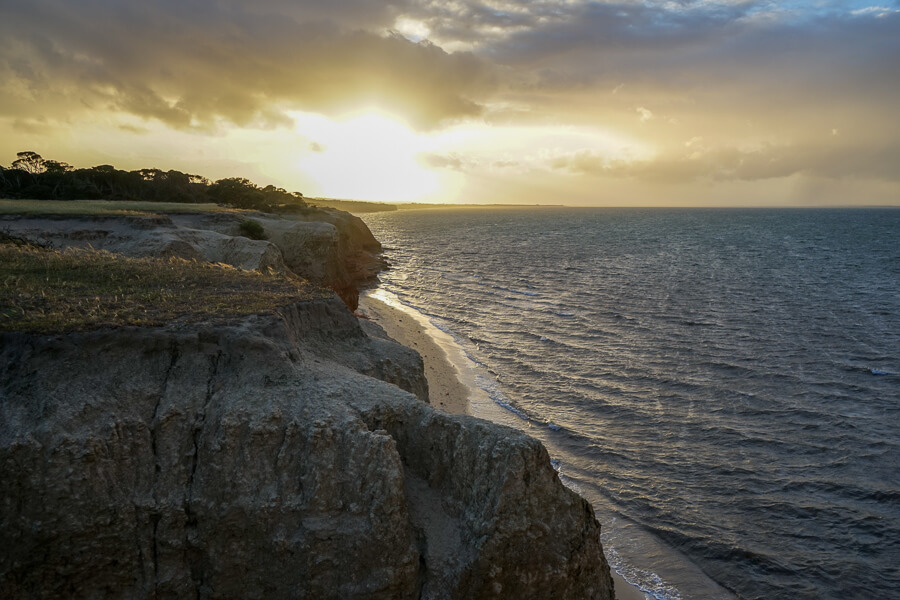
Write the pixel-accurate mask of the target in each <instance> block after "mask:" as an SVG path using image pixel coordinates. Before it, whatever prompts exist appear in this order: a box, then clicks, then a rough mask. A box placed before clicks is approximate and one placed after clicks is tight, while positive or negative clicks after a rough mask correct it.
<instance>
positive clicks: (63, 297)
mask: <svg viewBox="0 0 900 600" xmlns="http://www.w3.org/2000/svg"><path fill="white" fill-rule="evenodd" d="M326 297H331V292H330V291H327V290H323V289H322V288H319V287H317V286H314V285H312V284H310V283H308V282H305V281H300V280H294V279H288V278H286V277H284V276H279V275H271V274H264V273H258V272H256V271H243V270H239V269H235V268H233V267H229V266H226V265H216V264H210V263H198V262H193V261H187V260H183V259H178V258H171V259H153V258H126V257H123V256H120V255H116V254H112V253H109V252H105V251H99V250H76V249H71V248H70V249H67V250H65V251H62V252H60V251H57V250H52V249H47V248H40V247H37V246H34V245H31V244H28V243H24V242H21V241H18V240H16V239H14V238H9V237H4V238H3V239H0V330H5V331H26V332H33V333H57V332H67V331H83V330H89V329H97V328H101V327H105V326H121V325H137V326H157V325H165V324H168V323H172V322H198V321H209V320H220V319H226V318H233V317H238V316H242V315H248V314H258V313H263V314H271V313H273V312H274V311H275V309H276V308H278V307H280V306H284V305H287V304H290V303H292V302H295V301H298V300H311V299H315V298H326Z"/></svg>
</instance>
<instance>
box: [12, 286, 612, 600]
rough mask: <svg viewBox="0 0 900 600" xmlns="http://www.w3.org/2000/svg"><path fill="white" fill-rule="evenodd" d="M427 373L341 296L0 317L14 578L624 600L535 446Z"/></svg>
mask: <svg viewBox="0 0 900 600" xmlns="http://www.w3.org/2000/svg"><path fill="white" fill-rule="evenodd" d="M426 390H427V387H426V384H425V382H424V377H423V374H422V368H421V359H420V358H419V357H418V355H417V354H416V353H414V352H413V351H411V350H408V349H406V348H403V347H401V346H398V345H396V344H393V343H392V342H390V341H388V340H385V339H378V338H372V337H369V336H368V335H366V333H365V332H364V331H363V330H362V329H361V328H360V325H359V323H358V322H357V321H356V319H355V318H353V317H352V315H351V314H350V313H349V312H348V311H347V310H346V308H344V306H343V305H342V304H341V303H340V302H339V301H338V300H337V299H334V300H327V301H312V302H306V303H299V304H296V305H293V306H291V307H288V308H286V309H284V310H283V311H282V312H281V314H280V315H279V316H278V317H262V316H256V317H249V318H245V319H243V320H240V321H236V322H234V323H233V324H231V325H229V326H221V325H219V326H215V327H213V326H211V325H210V326H205V325H195V326H190V327H189V328H188V327H182V328H174V327H172V328H158V329H135V328H121V329H114V330H104V331H95V332H87V333H75V334H67V335H59V336H34V335H26V334H16V333H0V481H2V482H3V485H2V486H0V597H3V598H63V597H65V598H69V597H91V598H162V597H172V598H185V597H191V598H195V597H196V598H267V599H270V598H311V599H312V598H316V599H318V598H365V599H370V600H374V599H382V598H383V599H392V600H393V599H402V598H410V599H413V598H428V599H457V598H459V599H463V598H523V599H529V598H533V599H549V598H561V599H562V598H565V599H570V598H595V599H607V598H612V597H613V593H612V583H611V580H610V575H609V567H608V566H607V564H606V561H605V559H604V557H603V552H602V548H601V546H600V541H599V532H600V531H599V530H600V528H599V524H598V523H597V521H596V520H595V519H594V515H593V512H592V509H591V507H590V505H589V504H588V503H587V502H586V501H585V500H583V499H581V498H580V497H579V496H577V495H576V494H575V493H573V492H571V491H569V490H568V489H566V488H565V487H564V486H562V484H561V483H560V481H559V479H558V477H557V475H556V473H555V472H554V470H553V468H552V467H551V465H550V462H549V459H548V456H547V453H546V451H545V450H544V448H543V447H542V446H541V445H540V443H538V442H537V441H535V440H533V439H531V438H529V437H528V436H526V435H524V434H522V433H520V432H518V431H515V430H512V429H508V428H505V427H502V426H498V425H493V424H490V423H487V422H483V421H480V420H477V419H474V418H471V417H466V416H453V415H447V414H444V413H440V412H437V411H435V410H433V409H432V408H431V407H430V406H429V405H428V404H426V403H425V402H422V401H421V400H420V399H419V398H417V397H416V396H417V395H418V396H419V397H424V395H425V394H426Z"/></svg>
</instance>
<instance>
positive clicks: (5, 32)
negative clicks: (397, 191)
mask: <svg viewBox="0 0 900 600" xmlns="http://www.w3.org/2000/svg"><path fill="white" fill-rule="evenodd" d="M244 6H245V4H244V3H241V4H239V3H237V2H229V1H227V0H223V1H222V2H221V3H214V2H203V3H200V2H175V1H168V2H156V3H136V2H108V1H107V2H104V1H102V0H87V1H80V2H62V1H58V2H54V1H52V0H40V1H37V2H27V3H24V2H23V3H17V4H16V5H15V6H14V7H12V6H8V7H7V9H5V10H4V11H3V12H4V19H3V20H2V22H0V40H2V41H0V76H2V77H3V78H4V80H5V81H7V84H6V86H5V88H0V90H2V91H0V93H3V98H2V103H0V107H2V109H3V110H5V111H6V112H7V113H8V114H9V113H13V114H15V113H19V114H22V113H26V112H27V111H29V110H34V108H35V106H34V102H33V101H34V100H38V104H39V106H40V105H42V108H43V109H44V110H47V111H48V112H52V111H61V112H64V111H71V110H72V108H73V107H78V106H87V107H90V108H95V109H113V110H122V111H127V112H129V113H132V114H135V115H139V116H142V117H150V118H155V119H159V120H161V121H163V122H165V123H167V124H169V125H171V126H174V127H203V126H206V125H209V124H210V123H211V122H213V121H214V120H215V119H216V118H224V119H227V120H229V121H232V122H234V123H236V124H239V125H247V124H254V125H260V124H263V125H266V124H269V125H278V124H281V123H283V122H284V121H285V117H284V114H283V112H282V111H283V110H284V109H286V108H296V109H304V110H311V111H318V112H323V113H331V114H333V113H335V112H338V111H341V110H345V109H349V108H352V107H353V106H356V105H358V104H359V103H360V102H365V103H368V104H371V105H375V106H379V107H382V108H385V109H388V110H393V111H396V112H398V113H400V114H402V115H403V116H405V117H406V118H407V119H409V120H410V121H411V122H412V123H413V124H415V125H417V126H420V127H432V126H435V125H436V124H437V123H439V122H441V121H442V120H445V119H453V118H459V117H467V116H473V115H476V114H478V113H479V112H480V111H481V106H480V105H479V104H478V101H479V99H480V98H483V97H484V96H485V94H487V93H488V92H489V91H490V90H491V89H492V87H493V86H494V81H493V75H492V74H491V69H490V67H489V65H487V64H486V63H485V62H484V61H482V60H481V59H478V58H476V57H475V56H474V55H472V54H468V53H456V54H449V53H447V52H444V51H443V50H441V49H440V48H438V47H436V46H433V45H431V44H428V43H421V44H414V43H412V42H410V41H408V40H406V39H403V38H401V37H399V36H388V35H381V34H379V33H374V32H371V31H365V30H361V29H355V28H353V27H352V26H354V25H356V21H357V20H359V19H360V18H361V17H360V15H364V16H365V18H367V19H370V25H371V23H373V22H374V23H377V22H378V20H381V21H383V22H384V23H385V24H389V23H391V22H392V19H393V13H394V12H395V10H396V8H395V7H392V6H391V5H390V4H384V3H375V2H361V1H355V2H352V1H346V0H344V1H341V2H321V3H303V4H302V5H296V4H292V3H287V2H277V1H276V2H271V3H253V4H252V5H250V4H246V6H252V8H248V9H246V10H245V8H244ZM298 6H302V8H299V7H298ZM344 11H349V14H351V15H352V16H351V17H350V18H349V23H350V25H351V27H347V26H346V25H345V24H344V23H339V22H337V19H338V18H339V17H340V18H341V19H345V17H344V16H343V15H344V14H346V13H345V12H344ZM356 11H358V13H359V14H357V12H356ZM301 19H305V20H301ZM10 82H12V83H10ZM13 84H16V85H13Z"/></svg>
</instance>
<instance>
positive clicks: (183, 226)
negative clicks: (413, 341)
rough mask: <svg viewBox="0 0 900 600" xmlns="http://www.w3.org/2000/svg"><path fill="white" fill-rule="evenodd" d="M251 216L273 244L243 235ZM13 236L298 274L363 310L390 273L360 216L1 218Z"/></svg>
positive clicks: (311, 212)
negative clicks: (381, 277)
mask: <svg viewBox="0 0 900 600" xmlns="http://www.w3.org/2000/svg"><path fill="white" fill-rule="evenodd" d="M247 218H252V219H253V220H255V221H257V222H258V223H260V224H261V225H262V226H263V229H264V231H265V232H266V234H267V236H268V239H267V240H251V239H248V238H246V237H244V236H242V235H241V231H240V223H241V221H243V220H245V219H247ZM0 228H2V229H3V230H4V231H5V232H7V233H10V234H12V235H15V236H18V237H22V238H25V239H28V240H31V241H34V242H38V243H42V244H50V245H52V246H53V247H55V248H67V247H78V248H86V247H89V246H90V247H92V248H95V249H98V250H108V251H110V252H115V253H118V254H123V255H125V256H134V257H144V256H152V257H168V256H176V257H179V258H185V259H188V260H203V261H209V262H216V263H225V264H229V265H233V266H235V267H238V268H241V269H247V270H273V271H276V272H286V271H288V270H289V271H292V272H293V273H295V274H296V275H298V276H300V277H302V278H304V279H307V280H309V281H312V282H313V283H316V284H318V285H321V286H323V287H327V288H330V289H332V290H334V291H335V293H337V294H338V296H339V297H340V298H341V299H342V300H343V301H344V303H345V304H347V306H348V307H350V309H351V310H356V307H357V305H358V302H359V288H360V287H361V286H365V285H367V284H369V283H371V282H373V281H374V280H375V277H376V275H377V273H378V271H380V270H382V269H383V268H384V267H385V262H384V259H382V258H381V257H380V252H381V244H379V243H378V241H377V240H375V238H374V237H373V236H372V234H371V232H370V231H369V229H368V228H367V227H366V226H365V224H364V223H363V222H362V220H360V219H359V218H358V217H355V216H353V215H351V214H349V213H344V212H341V211H337V210H331V209H310V210H309V211H307V213H305V214H302V215H290V216H280V215H271V214H265V213H227V212H226V213H200V214H171V215H163V216H151V217H147V216H112V217H111V216H101V217H96V216H65V217H54V218H49V217H21V216H6V217H2V218H0Z"/></svg>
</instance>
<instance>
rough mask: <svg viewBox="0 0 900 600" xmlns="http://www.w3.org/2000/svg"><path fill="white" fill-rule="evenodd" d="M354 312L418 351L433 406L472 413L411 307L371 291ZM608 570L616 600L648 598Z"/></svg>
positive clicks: (450, 368)
mask: <svg viewBox="0 0 900 600" xmlns="http://www.w3.org/2000/svg"><path fill="white" fill-rule="evenodd" d="M357 312H358V313H359V314H360V315H361V316H363V317H364V318H367V319H369V320H371V321H373V322H375V323H376V324H378V325H379V326H381V328H382V329H384V331H385V333H387V334H388V336H390V337H391V338H393V339H394V340H395V341H397V342H399V343H400V344H402V345H404V346H406V347H408V348H412V349H414V350H416V351H417V352H419V354H421V355H422V360H423V362H424V364H425V378H426V379H427V380H428V391H429V397H430V398H431V405H432V406H433V407H434V408H437V409H439V410H442V411H444V412H447V413H452V414H472V411H471V406H470V403H469V396H470V391H471V390H470V389H469V388H468V386H466V385H465V384H464V383H462V381H460V378H459V371H458V370H457V368H456V367H455V366H454V365H453V364H452V362H451V361H450V360H449V358H448V356H447V353H446V352H445V351H444V349H443V348H442V347H441V345H440V344H438V342H437V341H436V340H435V339H434V338H432V337H431V335H429V333H428V332H427V331H426V329H425V328H424V327H422V326H421V324H420V323H418V322H417V320H416V318H415V317H413V315H412V311H411V309H410V310H404V309H402V308H399V307H396V306H392V305H390V304H388V303H387V302H384V301H383V300H381V299H379V298H376V297H373V296H372V295H371V294H363V295H360V299H359V309H358V311H357ZM610 573H611V575H612V578H613V582H614V584H615V593H616V598H617V600H647V599H648V598H652V596H649V595H647V594H645V593H644V592H642V591H641V590H640V589H639V588H637V587H635V586H633V585H631V584H630V583H628V582H627V581H626V580H625V578H623V577H622V576H621V575H619V574H618V573H616V571H615V570H612V569H611V570H610Z"/></svg>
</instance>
